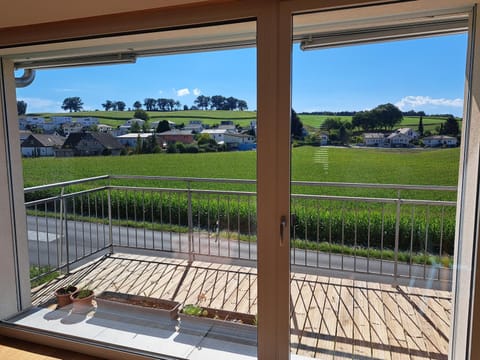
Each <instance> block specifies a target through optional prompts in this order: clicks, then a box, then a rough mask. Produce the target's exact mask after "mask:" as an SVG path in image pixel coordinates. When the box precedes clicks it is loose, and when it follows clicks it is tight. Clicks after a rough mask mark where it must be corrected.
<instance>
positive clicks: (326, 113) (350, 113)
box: [299, 110, 458, 118]
mask: <svg viewBox="0 0 480 360" xmlns="http://www.w3.org/2000/svg"><path fill="white" fill-rule="evenodd" d="M359 112H361V111H310V112H307V111H304V112H300V113H299V114H300V115H323V116H355V115H356V114H358V113H359ZM402 115H403V116H429V117H439V118H447V117H450V116H452V117H455V118H458V116H453V115H452V114H426V113H425V111H415V110H409V111H402Z"/></svg>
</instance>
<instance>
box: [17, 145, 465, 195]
mask: <svg viewBox="0 0 480 360" xmlns="http://www.w3.org/2000/svg"><path fill="white" fill-rule="evenodd" d="M319 159H321V160H319ZM458 160H459V149H458V148H456V149H436V150H433V149H432V150H421V149H416V150H391V149H357V148H335V147H310V146H304V147H298V148H294V149H293V151H292V178H293V180H305V181H328V182H355V183H380V184H412V185H456V183H457V177H458ZM232 164H233V165H232ZM23 165H24V183H25V186H26V187H29V186H34V185H40V184H48V183H54V182H59V181H66V180H73V179H79V178H85V177H92V176H98V175H106V174H110V175H153V176H178V177H202V178H229V179H255V177H256V152H254V151H249V152H225V153H204V154H166V153H161V154H149V155H132V156H122V157H78V158H36V159H24V160H23ZM136 184H138V182H136ZM144 184H145V185H147V184H148V183H147V182H144ZM201 186H202V187H207V188H212V187H215V186H217V187H218V185H210V186H207V184H203V185H201ZM227 187H228V188H231V189H235V190H251V187H249V186H243V185H235V186H233V185H228V186H222V187H221V188H223V189H225V188H227ZM294 190H295V191H297V192H302V193H319V192H322V193H325V194H332V195H337V194H348V195H356V196H361V195H364V196H366V195H371V194H372V193H373V191H372V190H369V189H350V190H348V191H345V190H342V191H340V189H336V188H323V189H320V188H316V189H294ZM417 195H418V194H417ZM451 195H452V196H453V195H454V194H451ZM378 196H395V193H394V192H392V191H383V190H382V191H379V192H378ZM425 196H426V195H425ZM452 196H448V197H447V198H448V199H452ZM428 198H430V197H428Z"/></svg>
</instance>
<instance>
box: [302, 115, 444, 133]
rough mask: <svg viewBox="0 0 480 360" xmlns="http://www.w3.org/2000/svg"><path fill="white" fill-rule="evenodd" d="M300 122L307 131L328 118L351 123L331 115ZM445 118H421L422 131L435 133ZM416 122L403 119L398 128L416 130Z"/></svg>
mask: <svg viewBox="0 0 480 360" xmlns="http://www.w3.org/2000/svg"><path fill="white" fill-rule="evenodd" d="M299 117H300V120H301V121H302V123H303V125H304V126H305V127H306V128H307V129H316V130H318V129H320V128H321V125H322V124H323V122H324V121H325V119H328V118H335V119H341V120H342V121H348V122H351V121H352V117H351V116H334V115H333V116H332V115H308V114H307V115H299ZM445 120H446V119H445V118H439V117H429V116H425V117H423V128H424V131H432V132H433V131H435V130H436V128H437V127H439V126H440V124H442V123H443V122H445ZM418 122H419V117H408V116H406V117H404V118H403V120H402V122H401V123H400V125H399V126H398V127H410V128H412V129H414V130H417V129H418Z"/></svg>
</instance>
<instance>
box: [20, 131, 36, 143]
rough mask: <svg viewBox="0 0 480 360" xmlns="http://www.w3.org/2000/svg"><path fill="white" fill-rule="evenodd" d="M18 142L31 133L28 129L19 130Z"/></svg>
mask: <svg viewBox="0 0 480 360" xmlns="http://www.w3.org/2000/svg"><path fill="white" fill-rule="evenodd" d="M19 133H20V143H22V142H24V141H25V139H26V138H28V137H29V136H30V135H32V134H33V133H32V132H31V131H30V130H20V131H19Z"/></svg>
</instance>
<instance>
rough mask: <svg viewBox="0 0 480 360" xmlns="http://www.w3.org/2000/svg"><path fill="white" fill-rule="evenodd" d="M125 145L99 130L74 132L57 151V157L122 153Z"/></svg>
mask: <svg viewBox="0 0 480 360" xmlns="http://www.w3.org/2000/svg"><path fill="white" fill-rule="evenodd" d="M123 148H124V146H123V145H122V144H120V143H119V142H118V140H117V139H115V138H114V137H113V136H112V135H110V134H104V133H99V132H81V133H72V134H70V135H69V136H68V138H67V140H65V143H64V144H63V146H62V148H61V149H59V150H58V151H56V152H55V156H57V157H65V156H92V155H120V152H121V151H122V149H123Z"/></svg>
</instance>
